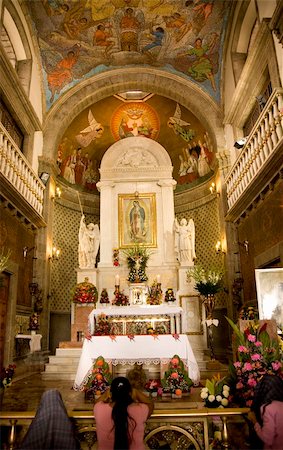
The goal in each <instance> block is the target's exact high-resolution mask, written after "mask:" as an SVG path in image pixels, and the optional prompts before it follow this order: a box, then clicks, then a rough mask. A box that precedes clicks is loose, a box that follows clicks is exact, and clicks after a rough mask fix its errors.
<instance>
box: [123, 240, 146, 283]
mask: <svg viewBox="0 0 283 450" xmlns="http://www.w3.org/2000/svg"><path fill="white" fill-rule="evenodd" d="M123 253H124V254H125V256H126V257H127V264H128V268H129V269H130V272H129V276H128V281H130V282H131V283H134V282H143V281H147V280H148V277H147V275H146V273H145V269H146V267H147V262H148V260H149V257H150V255H151V253H152V252H150V251H149V250H148V248H147V247H144V246H142V245H139V244H136V245H135V246H134V247H131V248H129V249H126V250H123Z"/></svg>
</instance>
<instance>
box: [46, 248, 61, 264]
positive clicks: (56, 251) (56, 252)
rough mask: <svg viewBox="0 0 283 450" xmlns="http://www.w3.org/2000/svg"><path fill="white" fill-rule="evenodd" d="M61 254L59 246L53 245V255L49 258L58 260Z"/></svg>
mask: <svg viewBox="0 0 283 450" xmlns="http://www.w3.org/2000/svg"><path fill="white" fill-rule="evenodd" d="M59 256H60V250H59V248H57V247H53V248H52V255H51V256H49V259H50V260H51V261H58V259H59Z"/></svg>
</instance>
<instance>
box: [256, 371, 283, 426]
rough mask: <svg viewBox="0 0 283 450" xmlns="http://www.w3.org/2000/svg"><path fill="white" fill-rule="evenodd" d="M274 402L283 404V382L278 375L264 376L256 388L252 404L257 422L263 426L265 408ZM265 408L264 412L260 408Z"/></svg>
mask: <svg viewBox="0 0 283 450" xmlns="http://www.w3.org/2000/svg"><path fill="white" fill-rule="evenodd" d="M274 400H278V401H280V402H283V380H282V378H280V377H279V376H277V375H264V376H263V377H262V379H261V381H260V382H259V383H258V385H257V386H256V388H255V395H254V399H253V404H252V407H251V409H252V411H254V413H255V416H256V420H257V421H258V423H259V424H260V425H261V426H262V425H263V415H264V412H265V408H266V406H267V405H269V404H270V403H271V402H273V401H274ZM261 406H263V411H262V412H261V410H260V408H261Z"/></svg>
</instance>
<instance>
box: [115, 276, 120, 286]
mask: <svg viewBox="0 0 283 450" xmlns="http://www.w3.org/2000/svg"><path fill="white" fill-rule="evenodd" d="M119 285H120V277H119V275H115V286H119Z"/></svg>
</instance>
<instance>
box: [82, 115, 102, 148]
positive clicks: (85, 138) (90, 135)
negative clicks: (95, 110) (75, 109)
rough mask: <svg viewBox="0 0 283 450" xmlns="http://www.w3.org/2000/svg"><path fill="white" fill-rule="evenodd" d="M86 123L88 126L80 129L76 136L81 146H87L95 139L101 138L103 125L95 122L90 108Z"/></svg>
mask: <svg viewBox="0 0 283 450" xmlns="http://www.w3.org/2000/svg"><path fill="white" fill-rule="evenodd" d="M88 123H89V126H88V127H86V128H84V129H83V130H81V131H80V133H79V134H78V135H77V136H76V139H77V141H78V143H79V144H80V145H81V146H82V147H87V146H88V145H89V144H90V143H91V142H92V141H94V140H95V139H99V138H101V136H102V135H103V132H104V127H103V125H101V123H99V122H97V120H96V119H95V118H94V116H93V114H92V111H91V110H89V112H88Z"/></svg>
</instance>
